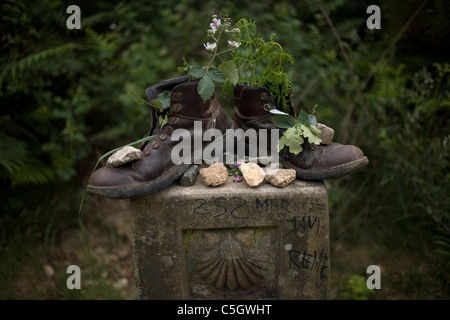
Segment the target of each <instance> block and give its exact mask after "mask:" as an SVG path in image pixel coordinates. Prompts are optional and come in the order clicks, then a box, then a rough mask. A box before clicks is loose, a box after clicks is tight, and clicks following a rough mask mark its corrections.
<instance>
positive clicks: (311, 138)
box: [300, 125, 322, 144]
mask: <svg viewBox="0 0 450 320" xmlns="http://www.w3.org/2000/svg"><path fill="white" fill-rule="evenodd" d="M300 126H301V129H302V131H303V134H302V135H303V137H304V138H307V139H308V142H309V143H314V144H320V143H321V142H322V139H320V138H319V136H318V135H315V134H314V133H313V132H312V130H311V128H315V127H311V126H310V125H300ZM315 129H316V128H315ZM316 130H317V129H316Z"/></svg>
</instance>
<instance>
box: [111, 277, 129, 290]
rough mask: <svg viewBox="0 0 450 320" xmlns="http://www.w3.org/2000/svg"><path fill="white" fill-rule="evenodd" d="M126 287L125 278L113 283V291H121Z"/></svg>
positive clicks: (126, 281)
mask: <svg viewBox="0 0 450 320" xmlns="http://www.w3.org/2000/svg"><path fill="white" fill-rule="evenodd" d="M126 286H128V279H127V278H120V279H119V280H117V281H116V282H114V283H113V287H114V289H123V288H125V287H126Z"/></svg>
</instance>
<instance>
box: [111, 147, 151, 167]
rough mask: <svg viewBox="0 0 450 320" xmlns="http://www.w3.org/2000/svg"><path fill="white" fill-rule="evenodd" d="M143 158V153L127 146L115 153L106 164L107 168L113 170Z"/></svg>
mask: <svg viewBox="0 0 450 320" xmlns="http://www.w3.org/2000/svg"><path fill="white" fill-rule="evenodd" d="M141 156H142V151H141V150H139V149H136V148H133V147H132V146H125V147H123V148H121V149H119V150H117V151H116V152H114V153H113V154H112V155H111V156H110V157H109V158H108V161H107V162H106V166H107V167H110V168H113V167H118V166H121V165H123V164H125V163H128V162H131V161H134V160H138V159H140V158H141Z"/></svg>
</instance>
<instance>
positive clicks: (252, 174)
mask: <svg viewBox="0 0 450 320" xmlns="http://www.w3.org/2000/svg"><path fill="white" fill-rule="evenodd" d="M239 170H240V171H241V173H242V176H243V177H244V179H245V182H247V184H248V185H249V186H250V187H257V186H259V185H260V184H261V183H262V182H263V181H264V177H265V176H266V173H265V172H264V170H263V169H262V168H261V167H260V166H259V165H257V164H256V163H242V164H241V165H240V166H239Z"/></svg>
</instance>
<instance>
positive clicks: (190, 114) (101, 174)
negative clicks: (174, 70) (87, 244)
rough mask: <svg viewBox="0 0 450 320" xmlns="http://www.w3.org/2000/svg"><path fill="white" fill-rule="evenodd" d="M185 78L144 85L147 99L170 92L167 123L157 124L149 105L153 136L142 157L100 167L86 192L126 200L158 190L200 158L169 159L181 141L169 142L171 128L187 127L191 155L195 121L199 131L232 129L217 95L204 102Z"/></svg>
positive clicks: (143, 150) (155, 112)
mask: <svg viewBox="0 0 450 320" xmlns="http://www.w3.org/2000/svg"><path fill="white" fill-rule="evenodd" d="M187 80H188V78H187V77H180V78H176V79H171V80H167V81H163V82H161V83H159V84H156V85H154V86H152V87H149V88H147V90H146V95H147V98H148V100H149V101H152V100H153V99H155V98H156V97H157V95H158V94H159V93H160V92H163V91H164V90H167V91H170V109H169V111H168V112H169V118H168V121H167V123H166V124H164V125H163V126H162V127H161V126H160V124H159V123H158V120H157V119H158V118H159V115H160V114H159V111H158V110H157V109H156V108H155V107H152V109H151V112H152V125H151V128H150V131H149V133H148V134H149V135H155V138H153V139H152V140H150V141H147V142H145V143H143V144H142V145H141V147H140V149H141V151H142V156H141V158H140V159H138V160H135V161H132V162H129V163H125V164H124V165H122V166H119V167H113V168H110V167H103V168H100V169H99V170H97V171H96V172H94V174H93V175H92V177H91V179H90V181H89V184H88V187H87V190H88V191H89V192H91V193H94V194H99V195H102V196H105V197H108V198H113V199H126V198H134V197H138V196H141V195H145V194H149V193H153V192H156V191H158V190H161V189H162V188H165V187H167V186H168V185H170V184H171V183H172V182H174V181H175V180H176V179H178V178H179V177H180V176H181V175H182V174H183V173H184V172H185V171H186V170H187V169H188V168H189V166H190V165H191V164H192V163H194V162H196V163H198V160H199V159H193V158H192V159H191V162H190V163H180V164H175V163H174V162H173V161H172V157H171V153H172V149H173V148H174V146H176V145H177V144H178V143H180V141H177V140H174V141H172V133H173V132H174V130H176V129H186V130H188V132H189V134H190V137H191V140H190V141H191V150H192V154H193V155H195V154H197V155H198V154H199V153H198V152H197V153H196V152H194V150H193V144H194V137H193V135H194V126H195V125H194V121H196V122H197V124H198V123H201V130H202V132H203V131H204V130H206V129H208V128H215V129H218V130H220V131H221V132H222V134H225V132H226V129H230V128H234V122H233V120H232V119H231V118H230V117H229V116H228V115H227V114H226V113H225V111H224V110H223V109H222V108H221V106H220V104H219V102H218V100H217V99H216V97H215V96H213V97H212V98H211V99H209V100H207V101H206V102H205V101H203V100H202V98H201V97H200V96H199V95H198V93H197V85H198V80H195V81H187ZM197 134H198V132H197ZM214 141H215V140H214ZM213 143H214V142H213ZM204 147H206V145H205V143H203V144H202V148H204ZM200 156H201V153H200ZM200 161H201V159H200Z"/></svg>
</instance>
